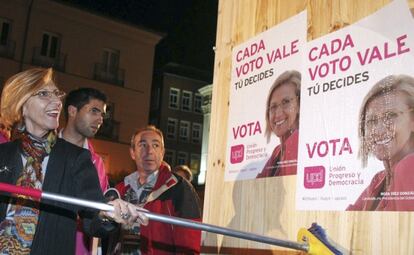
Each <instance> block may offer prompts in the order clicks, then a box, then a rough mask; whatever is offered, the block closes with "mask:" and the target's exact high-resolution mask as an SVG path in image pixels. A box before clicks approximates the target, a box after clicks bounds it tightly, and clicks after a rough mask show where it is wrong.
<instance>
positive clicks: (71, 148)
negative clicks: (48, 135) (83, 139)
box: [52, 138, 90, 156]
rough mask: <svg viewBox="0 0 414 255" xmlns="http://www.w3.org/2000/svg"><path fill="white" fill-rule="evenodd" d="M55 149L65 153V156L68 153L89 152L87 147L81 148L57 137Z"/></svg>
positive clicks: (68, 154)
mask: <svg viewBox="0 0 414 255" xmlns="http://www.w3.org/2000/svg"><path fill="white" fill-rule="evenodd" d="M52 150H53V149H52ZM55 150H56V151H59V152H61V153H65V154H66V155H67V156H70V155H76V156H77V155H79V154H82V153H87V154H90V152H89V151H88V150H87V149H84V148H81V147H79V146H77V145H75V144H72V143H70V142H68V141H66V140H64V139H62V138H57V140H56V144H55Z"/></svg>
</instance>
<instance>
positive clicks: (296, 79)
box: [265, 70, 301, 142]
mask: <svg viewBox="0 0 414 255" xmlns="http://www.w3.org/2000/svg"><path fill="white" fill-rule="evenodd" d="M300 83H301V74H300V72H298V71H296V70H290V71H285V72H283V73H282V74H281V75H279V77H277V79H276V80H275V81H274V82H273V85H272V87H271V88H270V90H269V94H268V95H267V101H266V130H265V136H266V139H267V142H269V141H270V136H271V135H272V128H271V127H270V120H269V107H270V105H269V104H270V100H271V99H272V94H273V91H275V89H277V88H278V87H280V86H282V85H283V84H292V85H294V86H295V88H296V89H295V93H296V96H297V102H298V105H300Z"/></svg>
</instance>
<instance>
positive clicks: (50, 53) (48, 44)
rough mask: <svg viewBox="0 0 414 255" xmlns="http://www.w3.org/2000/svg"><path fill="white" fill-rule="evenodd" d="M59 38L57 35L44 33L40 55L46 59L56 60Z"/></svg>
mask: <svg viewBox="0 0 414 255" xmlns="http://www.w3.org/2000/svg"><path fill="white" fill-rule="evenodd" d="M59 47H60V38H59V35H57V34H54V33H50V32H44V33H43V37H42V47H41V49H40V55H41V56H44V57H48V58H56V57H57V56H58V54H59Z"/></svg>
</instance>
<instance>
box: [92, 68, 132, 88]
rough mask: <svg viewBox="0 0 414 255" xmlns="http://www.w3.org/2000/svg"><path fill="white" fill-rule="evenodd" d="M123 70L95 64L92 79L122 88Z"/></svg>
mask: <svg viewBox="0 0 414 255" xmlns="http://www.w3.org/2000/svg"><path fill="white" fill-rule="evenodd" d="M124 75H125V70H124V69H119V68H111V67H108V66H107V65H105V64H102V63H95V69H94V72H93V79H94V80H97V81H102V82H106V83H111V84H114V85H117V86H121V87H123V86H124Z"/></svg>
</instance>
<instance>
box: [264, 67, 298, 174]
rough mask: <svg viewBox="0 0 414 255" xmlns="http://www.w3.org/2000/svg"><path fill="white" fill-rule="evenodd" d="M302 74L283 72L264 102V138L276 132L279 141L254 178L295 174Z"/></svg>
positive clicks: (268, 138) (268, 139)
mask: <svg viewBox="0 0 414 255" xmlns="http://www.w3.org/2000/svg"><path fill="white" fill-rule="evenodd" d="M300 83H301V74H300V73H299V72H298V71H295V70H292V71H285V72H284V73H282V74H281V75H280V76H279V77H278V78H277V79H276V80H275V82H274V83H273V85H272V87H271V88H270V91H269V96H268V98H267V101H266V131H265V135H266V137H267V141H268V142H269V141H270V137H271V135H272V133H273V134H275V135H276V136H277V137H278V138H279V141H280V144H279V145H278V146H276V148H275V149H274V150H273V153H272V155H271V157H270V159H269V160H268V161H267V162H266V165H265V166H264V168H263V170H262V172H261V173H260V174H258V175H257V178H263V177H271V176H283V175H293V174H296V166H297V158H298V137H299V130H298V128H299V108H300Z"/></svg>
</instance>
